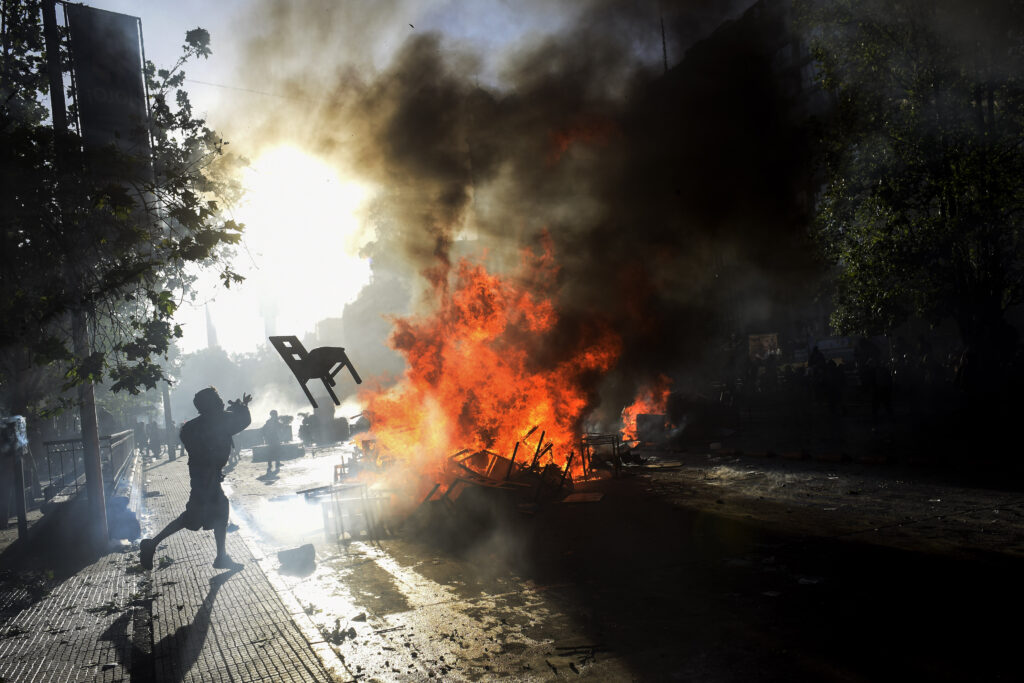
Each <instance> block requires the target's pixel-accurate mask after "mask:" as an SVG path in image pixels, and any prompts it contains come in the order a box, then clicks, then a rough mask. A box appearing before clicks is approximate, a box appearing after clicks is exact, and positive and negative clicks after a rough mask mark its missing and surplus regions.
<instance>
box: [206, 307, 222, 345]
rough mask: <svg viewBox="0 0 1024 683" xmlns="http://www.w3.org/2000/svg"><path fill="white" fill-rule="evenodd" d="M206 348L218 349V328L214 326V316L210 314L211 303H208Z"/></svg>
mask: <svg viewBox="0 0 1024 683" xmlns="http://www.w3.org/2000/svg"><path fill="white" fill-rule="evenodd" d="M206 348H208V349H218V348H220V344H218V343H217V328H215V327H214V326H213V318H212V317H211V316H210V304H206Z"/></svg>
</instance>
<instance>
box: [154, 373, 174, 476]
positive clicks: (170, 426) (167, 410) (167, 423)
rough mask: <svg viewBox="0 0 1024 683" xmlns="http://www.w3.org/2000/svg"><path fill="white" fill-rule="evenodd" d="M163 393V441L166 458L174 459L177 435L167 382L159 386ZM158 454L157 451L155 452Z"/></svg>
mask: <svg viewBox="0 0 1024 683" xmlns="http://www.w3.org/2000/svg"><path fill="white" fill-rule="evenodd" d="M160 388H161V389H162V390H163V394H164V433H165V434H166V435H167V438H166V439H164V441H166V442H167V459H168V460H174V451H175V450H177V446H178V435H177V434H175V433H174V419H173V417H172V415H171V390H170V385H169V384H168V383H167V382H164V383H163V386H162V387H160ZM157 455H159V453H158V454H157Z"/></svg>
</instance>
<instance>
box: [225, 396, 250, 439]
mask: <svg viewBox="0 0 1024 683" xmlns="http://www.w3.org/2000/svg"><path fill="white" fill-rule="evenodd" d="M250 401H252V395H251V394H242V398H240V399H235V400H233V401H228V409H227V411H225V412H227V413H228V415H230V417H231V420H230V425H231V433H232V434H237V433H238V432H240V431H242V430H243V429H245V428H246V427H248V426H249V424H250V423H251V422H252V415H250V414H249V402H250Z"/></svg>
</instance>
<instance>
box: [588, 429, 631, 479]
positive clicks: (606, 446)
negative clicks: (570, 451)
mask: <svg viewBox="0 0 1024 683" xmlns="http://www.w3.org/2000/svg"><path fill="white" fill-rule="evenodd" d="M626 450H628V449H627V447H626V445H625V444H624V443H622V436H621V435H619V434H616V433H609V434H595V433H587V434H584V435H583V438H582V439H581V440H580V462H581V464H582V465H583V476H587V475H589V474H590V473H592V472H593V471H594V467H595V465H596V464H600V463H609V464H611V466H612V468H613V469H614V470H615V473H616V474H618V473H619V471H620V470H621V469H622V453H623V452H624V451H626Z"/></svg>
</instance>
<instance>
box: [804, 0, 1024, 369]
mask: <svg viewBox="0 0 1024 683" xmlns="http://www.w3.org/2000/svg"><path fill="white" fill-rule="evenodd" d="M803 4H804V7H803V20H804V21H805V24H804V28H805V29H806V30H807V31H808V33H809V35H810V36H811V37H812V43H813V54H814V56H815V58H816V59H817V60H818V62H819V64H820V66H821V69H822V72H821V75H822V81H823V84H824V86H825V87H826V88H827V90H828V91H830V92H831V93H832V94H833V96H834V97H835V104H836V108H835V110H834V113H833V115H832V117H831V118H830V120H828V121H827V122H826V123H825V125H824V126H823V128H822V135H821V142H822V151H823V158H824V165H825V182H826V185H825V188H824V193H823V196H822V198H821V200H820V203H819V212H818V216H817V232H818V235H819V237H820V239H821V241H822V243H823V245H824V247H825V249H826V251H827V253H828V255H829V256H830V257H831V258H832V260H833V261H834V262H835V264H836V265H837V272H838V288H837V292H836V300H835V304H836V308H835V312H834V314H833V323H834V325H835V326H836V327H837V328H839V329H840V330H842V331H844V332H862V333H882V332H890V331H892V330H893V329H894V328H895V327H896V326H898V325H899V324H900V323H902V322H903V321H905V320H906V319H908V317H911V316H916V317H920V318H922V319H924V320H927V321H931V322H938V321H940V320H942V319H948V318H952V319H953V320H955V322H956V323H957V325H958V326H959V329H960V333H961V336H962V339H963V342H964V343H965V344H966V345H968V346H969V347H973V348H975V349H976V350H977V349H987V350H991V351H996V350H999V349H1005V347H1006V342H1007V341H1008V339H1009V338H1010V337H1011V335H1010V334H1009V332H1008V331H1009V327H1008V325H1007V324H1006V322H1005V320H1004V314H1005V312H1006V309H1007V308H1008V307H1009V306H1012V305H1014V304H1019V303H1021V302H1022V301H1024V279H1022V278H1024V262H1022V259H1021V253H1022V252H1021V240H1022V237H1024V211H1022V210H1024V184H1022V183H1021V178H1022V177H1024V144H1022V141H1024V82H1022V78H1024V42H1022V38H1024V12H1022V6H1021V3H1019V2H1004V3H995V2H985V3H964V2H953V1H952V0H910V1H908V2H901V3H897V4H893V3H890V2H883V1H882V0H856V1H854V0H838V1H831V2H810V1H808V2H806V3H803Z"/></svg>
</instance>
